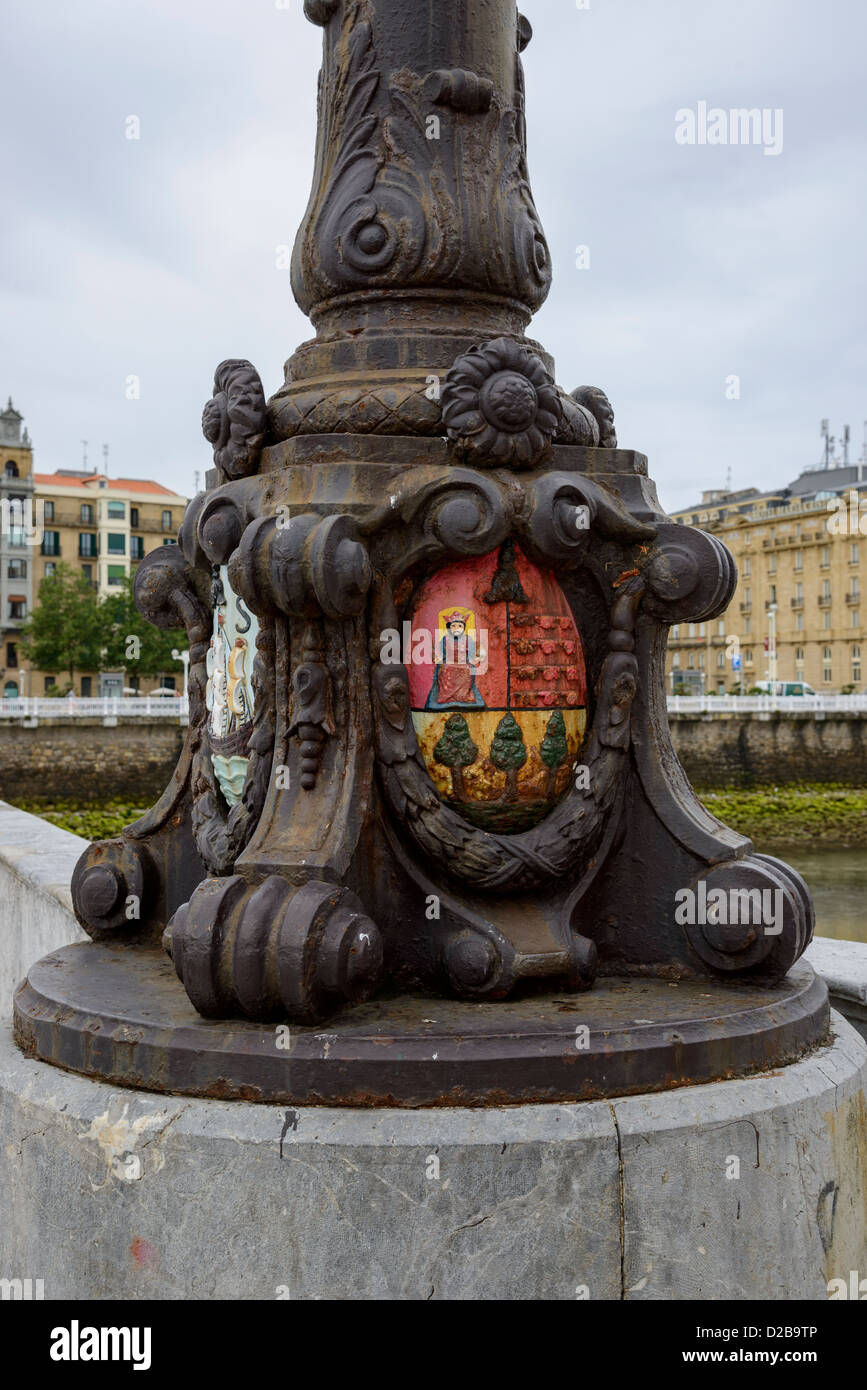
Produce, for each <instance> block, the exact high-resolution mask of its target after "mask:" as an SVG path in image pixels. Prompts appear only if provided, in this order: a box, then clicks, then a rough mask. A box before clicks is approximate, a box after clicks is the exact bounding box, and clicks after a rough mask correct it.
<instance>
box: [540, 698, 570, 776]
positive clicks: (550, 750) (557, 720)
mask: <svg viewBox="0 0 867 1390" xmlns="http://www.w3.org/2000/svg"><path fill="white" fill-rule="evenodd" d="M539 755H540V757H541V759H542V762H543V763H544V764H545V766H546V767H547V769H548V785H547V787H546V788H545V790H546V792H547V795H548V796H553V795H554V786H555V783H556V781H557V770H558V768H559V767H560V766H561V765H562V764H563V763H565V761H566V759H567V758H568V756H569V744H568V743H567V742H566V724H565V722H564V719H563V715H562V713H561V712H560V710H558V709H555V711H554V713H553V714H552V715H551V718H550V719H549V720H548V727H547V728H546V730H545V737H544V738H543V739H542V746H541V747H540V749H539Z"/></svg>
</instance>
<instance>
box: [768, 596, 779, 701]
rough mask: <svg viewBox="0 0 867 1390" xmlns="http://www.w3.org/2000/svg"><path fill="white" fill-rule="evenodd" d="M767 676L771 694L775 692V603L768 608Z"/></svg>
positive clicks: (773, 694) (774, 694)
mask: <svg viewBox="0 0 867 1390" xmlns="http://www.w3.org/2000/svg"><path fill="white" fill-rule="evenodd" d="M768 678H769V680H770V682H771V695H772V696H774V697H776V694H777V605H776V604H775V603H772V604H771V605H770V607H769V608H768Z"/></svg>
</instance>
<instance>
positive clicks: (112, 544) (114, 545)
mask: <svg viewBox="0 0 867 1390" xmlns="http://www.w3.org/2000/svg"><path fill="white" fill-rule="evenodd" d="M108 553H109V555H125V554H126V536H125V535H124V534H123V533H122V532H121V531H109V533H108Z"/></svg>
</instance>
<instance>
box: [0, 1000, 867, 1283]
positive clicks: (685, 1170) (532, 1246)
mask: <svg viewBox="0 0 867 1390" xmlns="http://www.w3.org/2000/svg"><path fill="white" fill-rule="evenodd" d="M832 1021H833V1039H832V1041H831V1043H830V1044H828V1045H827V1046H824V1047H819V1048H817V1049H816V1050H815V1051H814V1052H812V1053H811V1054H810V1055H808V1056H806V1057H804V1058H803V1059H802V1060H800V1061H799V1062H796V1063H794V1064H793V1065H791V1066H788V1067H782V1068H779V1069H777V1070H774V1071H770V1072H766V1073H763V1074H759V1075H756V1076H754V1077H751V1078H749V1079H742V1080H733V1081H721V1082H715V1083H712V1084H707V1085H700V1086H692V1087H682V1088H680V1089H677V1090H673V1091H669V1092H663V1093H658V1094H654V1095H637V1096H631V1097H627V1098H623V1099H615V1100H612V1101H588V1102H584V1103H580V1104H554V1105H526V1106H513V1107H505V1108H499V1109H496V1108H489V1109H476V1110H471V1109H455V1108H451V1109H437V1110H434V1109H428V1110H420V1111H412V1110H385V1109H373V1110H358V1109H338V1108H334V1109H323V1108H317V1107H297V1108H294V1109H290V1108H286V1107H283V1106H267V1105H251V1104H246V1103H244V1102H241V1101H235V1102H225V1101H210V1100H197V1099H185V1098H179V1097H172V1096H165V1095H156V1094H150V1093H147V1092H143V1091H132V1090H128V1089H123V1088H119V1087H116V1086H109V1085H107V1084H105V1083H103V1082H99V1081H93V1080H89V1079H87V1078H85V1077H81V1076H74V1075H71V1074H69V1073H66V1072H64V1071H61V1070H59V1069H58V1068H57V1067H52V1066H47V1065H46V1064H45V1063H43V1062H38V1061H33V1060H30V1059H28V1058H25V1057H23V1056H22V1055H21V1053H20V1052H18V1051H17V1049H16V1048H15V1047H14V1045H13V1043H12V1040H11V1036H10V1035H9V1034H8V1033H4V1035H3V1037H2V1047H0V1052H2V1057H0V1124H2V1135H3V1146H2V1150H0V1170H2V1171H0V1194H2V1195H0V1202H2V1210H0V1271H2V1274H3V1276H4V1277H7V1278H18V1277H20V1278H33V1279H37V1278H41V1279H44V1281H45V1296H46V1298H96V1299H101V1298H124V1299H137V1298H159V1299H182V1298H187V1299H218V1298H228V1299H276V1298H291V1299H395V1300H403V1299H475V1300H478V1299H509V1300H519V1299H555V1300H574V1299H576V1298H585V1297H586V1298H590V1299H591V1300H599V1299H613V1300H617V1299H665V1300H668V1299H678V1300H679V1299H688V1298H699V1299H705V1300H717V1299H726V1298H734V1299H759V1300H770V1301H774V1300H789V1299H794V1298H806V1299H813V1300H823V1299H825V1298H826V1297H827V1284H828V1282H829V1280H831V1279H833V1278H838V1277H839V1278H844V1279H848V1277H849V1272H850V1271H851V1270H860V1271H861V1274H862V1275H863V1274H864V1273H865V1272H867V1198H865V1189H867V1182H865V1174H867V1106H865V1099H864V1081H865V1077H867V1047H865V1044H864V1042H863V1040H862V1039H861V1038H860V1037H859V1036H858V1035H857V1034H856V1033H855V1031H854V1030H853V1029H852V1028H851V1027H850V1026H849V1025H848V1024H847V1023H846V1022H845V1020H843V1019H842V1018H841V1017H840V1016H839V1015H838V1014H836V1013H834V1014H833V1015H832Z"/></svg>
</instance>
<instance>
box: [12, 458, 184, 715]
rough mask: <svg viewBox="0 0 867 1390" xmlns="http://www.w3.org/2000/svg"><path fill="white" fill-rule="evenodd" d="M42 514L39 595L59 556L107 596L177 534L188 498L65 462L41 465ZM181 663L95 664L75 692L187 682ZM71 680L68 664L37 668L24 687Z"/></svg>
mask: <svg viewBox="0 0 867 1390" xmlns="http://www.w3.org/2000/svg"><path fill="white" fill-rule="evenodd" d="M33 476H34V484H35V501H36V512H37V516H39V517H40V518H41V519H42V524H43V536H42V543H41V545H40V547H39V549H38V551H36V553H35V557H34V579H33V602H34V603H36V602H38V598H39V585H40V584H41V582H42V580H43V579H44V578H45V577H46V575H48V574H51V573H52V572H53V571H54V570H56V568H57V566H58V565H59V564H65V565H68V566H70V568H72V569H76V570H78V571H79V573H80V574H82V575H83V577H84V578H85V579H86V580H87V581H88V583H89V584H91V585H92V586H93V587H94V588H95V589H96V590H97V592H98V594H99V595H100V597H101V598H106V597H108V596H109V595H110V594H111V593H112V592H114V591H115V590H116V589H118V588H119V587H121V586H122V585H123V583H124V581H125V579H126V578H127V577H128V576H129V575H130V574H131V573H134V572H135V569H136V566H137V564H138V562H139V561H140V560H142V559H143V558H144V556H145V555H147V554H148V553H149V552H150V551H151V550H154V549H156V548H158V547H159V546H161V545H170V544H171V543H172V542H174V540H175V539H176V537H177V532H178V527H179V526H180V524H181V521H182V520H183V515H184V509H185V508H186V505H187V499H186V498H185V497H183V496H181V495H180V493H176V492H172V491H171V490H170V489H169V488H166V487H163V485H162V484H161V483H155V482H151V481H150V480H149V479H143V478H108V477H106V476H105V475H103V474H99V473H85V472H78V471H75V470H72V469H59V470H58V471H57V472H56V473H35V474H34V475H33ZM181 675H182V668H181V666H180V665H178V667H177V670H176V671H174V672H166V673H165V675H164V676H163V677H149V676H142V677H140V678H139V677H136V676H135V675H134V674H129V673H128V674H127V675H126V676H125V675H124V674H123V672H116V671H114V672H112V671H102V672H96V671H89V672H83V673H81V674H80V675H77V676H76V678H75V693H76V694H77V695H80V696H82V697H83V698H87V697H88V696H97V695H109V696H120V695H122V694H124V692H127V693H128V692H130V691H133V690H140V691H141V693H142V694H147V693H148V692H149V691H151V690H153V689H155V688H156V687H157V686H160V685H162V686H168V685H172V684H174V685H175V686H176V687H177V689H178V691H180V689H181V685H182V680H181ZM67 683H68V677H66V676H64V674H63V672H57V673H50V672H43V671H32V672H31V673H30V678H29V681H28V682H26V684H27V689H26V690H24V691H23V692H22V693H23V694H32V695H50V694H52V693H53V692H54V691H55V690H57V689H58V688H59V687H60V686H61V685H65V684H67Z"/></svg>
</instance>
